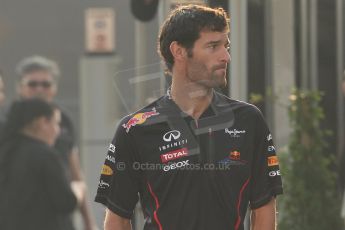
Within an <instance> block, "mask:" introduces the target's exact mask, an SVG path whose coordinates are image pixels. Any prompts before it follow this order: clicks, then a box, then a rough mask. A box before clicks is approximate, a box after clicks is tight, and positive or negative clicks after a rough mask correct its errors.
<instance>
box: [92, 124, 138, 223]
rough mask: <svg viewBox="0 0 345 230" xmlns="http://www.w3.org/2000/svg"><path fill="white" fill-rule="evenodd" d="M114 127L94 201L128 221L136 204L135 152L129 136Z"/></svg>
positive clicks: (136, 171) (120, 127)
mask: <svg viewBox="0 0 345 230" xmlns="http://www.w3.org/2000/svg"><path fill="white" fill-rule="evenodd" d="M122 123H123V122H120V125H119V126H118V127H117V131H116V133H115V137H114V138H113V140H112V142H111V144H110V145H109V149H108V152H107V156H106V159H105V162H104V165H103V166H102V171H101V176H100V181H99V185H98V189H97V194H96V197H95V201H96V202H98V203H101V204H103V205H105V206H106V207H107V208H108V209H110V210H111V211H112V212H114V213H116V214H117V215H119V216H121V217H124V218H128V219H129V218H131V216H132V214H133V210H134V207H135V205H136V203H137V202H138V192H139V183H140V173H139V170H135V167H134V163H135V162H137V161H136V160H135V154H136V151H135V148H134V145H135V144H134V143H133V140H131V138H130V134H129V133H128V132H126V129H125V128H123V127H122V126H121V124H122Z"/></svg>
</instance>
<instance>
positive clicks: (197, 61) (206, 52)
mask: <svg viewBox="0 0 345 230" xmlns="http://www.w3.org/2000/svg"><path fill="white" fill-rule="evenodd" d="M229 44H230V42H229V38H228V35H227V32H214V31H202V32H200V38H199V39H198V40H196V41H195V43H194V47H193V49H192V55H191V56H190V57H189V58H188V60H187V65H186V66H187V77H188V78H189V80H190V81H191V82H194V83H197V84H200V85H203V86H206V87H207V88H214V87H222V86H226V71H227V70H226V68H227V64H228V63H229V62H230V59H231V58H230V54H229Z"/></svg>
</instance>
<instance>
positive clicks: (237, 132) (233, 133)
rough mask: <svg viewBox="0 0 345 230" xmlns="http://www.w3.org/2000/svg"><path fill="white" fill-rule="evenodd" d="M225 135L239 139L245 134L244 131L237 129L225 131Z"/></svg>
mask: <svg viewBox="0 0 345 230" xmlns="http://www.w3.org/2000/svg"><path fill="white" fill-rule="evenodd" d="M225 133H227V134H229V135H230V136H231V137H240V136H241V134H245V133H246V130H237V129H232V130H230V129H228V128H226V129H225Z"/></svg>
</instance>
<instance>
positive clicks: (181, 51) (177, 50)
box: [169, 41, 187, 60]
mask: <svg viewBox="0 0 345 230" xmlns="http://www.w3.org/2000/svg"><path fill="white" fill-rule="evenodd" d="M169 48H170V52H171V54H172V55H173V57H174V60H183V59H185V58H186V57H187V52H186V48H184V47H183V46H181V45H179V44H178V42H177V41H173V42H172V43H171V44H170V47H169Z"/></svg>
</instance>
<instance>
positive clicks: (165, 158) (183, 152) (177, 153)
mask: <svg viewBox="0 0 345 230" xmlns="http://www.w3.org/2000/svg"><path fill="white" fill-rule="evenodd" d="M185 156H188V149H187V148H181V149H177V150H174V151H171V152H168V153H165V154H162V155H161V161H162V163H166V162H169V161H172V160H175V159H178V158H181V157H185Z"/></svg>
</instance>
